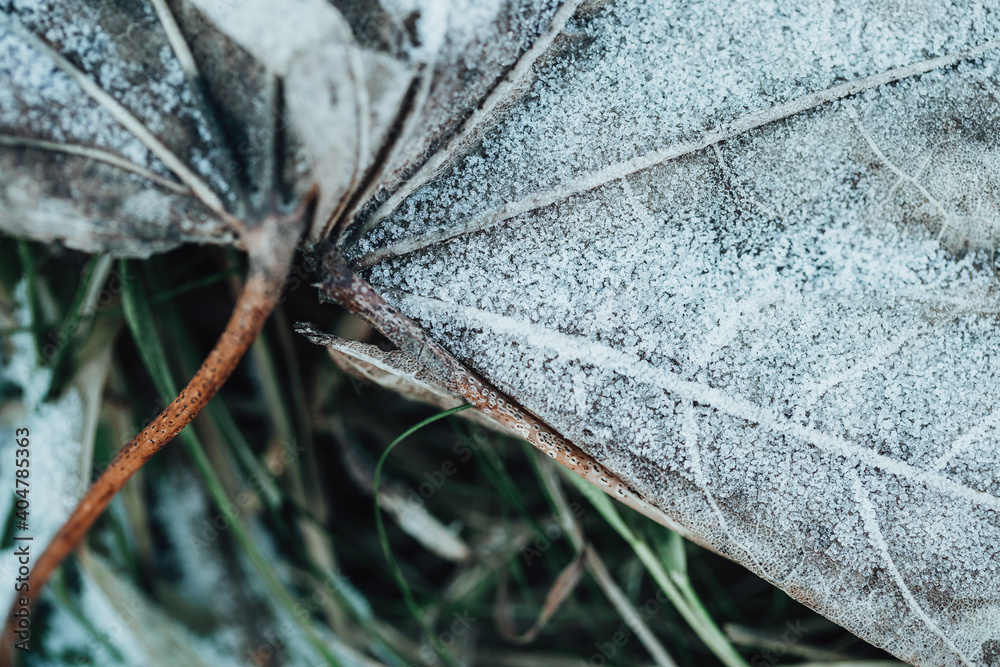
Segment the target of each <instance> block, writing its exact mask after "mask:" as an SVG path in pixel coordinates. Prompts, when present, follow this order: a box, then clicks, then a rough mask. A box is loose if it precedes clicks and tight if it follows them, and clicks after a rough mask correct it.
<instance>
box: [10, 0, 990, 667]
mask: <svg viewBox="0 0 1000 667" xmlns="http://www.w3.org/2000/svg"><path fill="white" fill-rule="evenodd" d="M0 8H2V9H3V12H2V13H0V230H3V231H6V232H10V233H13V234H15V235H18V236H26V237H30V238H34V239H39V240H58V241H61V242H63V243H65V244H66V245H69V246H71V247H74V248H79V249H83V250H88V251H96V250H101V251H106V252H112V253H115V254H119V255H133V256H146V255H149V254H151V253H154V252H159V251H162V250H166V249H169V248H171V247H174V246H176V245H177V244H179V243H182V242H198V243H224V244H235V245H237V246H239V247H244V248H248V249H251V246H253V245H254V242H253V239H254V238H257V239H258V245H261V244H264V245H266V243H264V242H262V241H260V239H261V238H264V237H261V236H259V235H258V236H256V237H254V232H255V229H256V226H257V225H258V223H259V222H260V220H261V219H263V218H265V217H267V214H268V212H269V211H271V210H272V209H273V208H274V204H275V202H279V203H292V202H295V201H297V200H299V199H301V198H303V197H305V196H306V193H307V192H309V189H310V187H312V186H317V187H318V190H319V198H318V202H317V206H316V207H315V212H314V214H313V215H312V219H311V220H310V221H309V222H310V225H311V230H312V235H311V238H310V241H311V242H319V243H320V247H323V242H326V241H328V240H330V241H332V243H333V249H332V253H333V254H334V255H337V254H338V253H339V252H343V253H344V254H346V256H347V258H348V260H349V263H350V264H351V266H352V267H353V268H355V269H364V272H363V275H364V277H365V278H367V279H368V280H369V281H370V283H371V284H372V285H374V287H375V288H376V289H377V290H378V292H380V293H381V295H383V296H384V297H385V298H387V299H388V300H389V301H391V302H392V303H394V304H395V305H397V306H398V307H399V308H400V309H401V310H402V311H403V312H404V313H405V314H407V315H409V316H411V317H413V318H415V319H416V320H417V321H418V322H419V323H420V324H422V325H423V326H424V327H425V329H426V331H427V332H429V333H430V334H431V336H433V338H434V339H435V340H436V341H438V342H439V343H441V344H443V345H444V346H445V347H446V348H447V349H448V350H450V352H452V353H454V354H455V355H456V356H457V357H458V361H455V362H454V363H451V361H448V363H443V362H441V359H442V358H443V357H442V356H441V355H440V354H438V352H434V351H433V350H431V353H430V354H429V355H424V354H422V353H423V352H425V351H426V350H428V349H431V348H432V345H431V344H430V343H429V342H428V340H429V339H426V338H423V336H424V333H423V332H419V331H417V332H414V331H413V330H412V329H407V327H406V326H404V325H400V324H399V322H398V321H397V320H393V321H390V320H389V319H386V318H388V317H389V316H388V315H386V313H388V312H389V311H388V310H387V309H386V307H383V305H381V304H380V303H379V302H378V300H377V299H376V298H375V297H374V296H372V295H370V294H367V295H366V294H364V293H361V292H358V291H355V292H354V294H355V296H358V295H360V297H361V298H359V299H356V300H355V302H354V305H355V306H357V305H359V304H360V308H359V310H360V311H361V312H362V314H365V315H367V316H369V317H370V319H372V320H373V321H375V322H376V323H381V324H383V325H386V324H387V323H388V324H389V325H390V326H387V327H386V328H387V329H389V330H386V331H384V333H386V334H387V335H390V337H394V338H395V339H396V340H397V342H400V341H401V340H402V341H403V342H404V343H405V342H406V339H407V338H409V339H410V340H411V342H413V344H412V345H410V346H409V348H406V346H405V345H401V347H404V350H405V351H408V352H415V353H416V356H413V357H411V358H408V360H407V361H406V363H405V364H404V366H405V368H406V369H407V377H406V378H405V380H406V382H405V383H403V384H402V385H401V386H406V387H408V388H409V389H410V390H412V389H413V386H415V383H414V382H413V380H417V381H419V383H421V384H424V385H426V387H427V388H428V389H427V391H428V395H434V396H435V397H436V400H444V401H454V400H466V399H467V398H468V396H466V395H461V396H459V395H457V394H455V393H454V392H453V391H452V389H453V387H451V386H442V387H438V388H434V387H433V386H432V384H433V380H434V379H435V378H436V379H437V380H438V381H440V382H441V383H442V384H443V385H449V381H451V380H454V378H455V377H472V376H470V375H468V374H467V370H468V368H471V369H475V371H477V372H478V373H479V375H480V376H482V377H483V378H485V379H486V380H488V381H490V382H492V383H493V384H494V385H496V386H498V387H499V388H500V389H502V390H503V391H504V392H506V394H507V395H508V397H512V398H513V399H515V400H516V401H517V402H518V403H520V404H521V405H520V406H516V407H511V406H510V403H506V404H504V403H502V401H501V403H500V404H503V405H506V406H508V407H506V408H504V409H505V410H507V413H508V415H507V416H509V417H510V418H511V419H512V420H514V421H515V422H516V421H517V420H518V419H520V420H521V427H523V428H524V429H525V432H528V431H529V430H530V428H534V427H535V426H533V425H532V424H533V422H532V418H531V417H530V416H526V415H525V414H524V413H522V412H520V408H521V406H523V407H524V408H526V409H527V410H528V411H529V412H530V413H533V414H534V415H535V416H537V417H539V418H540V419H541V420H542V421H543V422H545V423H547V424H548V425H550V426H551V427H554V429H555V430H556V431H557V432H558V433H560V434H562V435H563V436H565V437H566V438H568V439H569V440H571V441H572V442H573V443H575V444H576V445H578V446H579V447H581V448H583V449H584V450H586V452H588V453H589V454H590V455H592V456H593V457H594V459H596V461H597V462H598V463H600V464H603V465H604V466H606V467H607V468H608V469H610V470H611V471H612V472H613V473H615V474H616V475H617V476H618V477H619V478H620V480H621V481H623V482H624V484H622V485H618V486H615V487H614V488H616V489H617V491H618V494H619V495H622V496H625V495H629V494H632V495H633V496H634V495H635V494H639V496H641V498H640V500H641V501H642V502H645V503H651V504H652V505H654V506H656V507H657V508H658V511H662V512H663V513H664V515H665V517H666V518H665V519H664V521H665V522H667V523H670V524H671V525H673V526H675V527H676V528H678V529H679V530H681V531H683V532H684V534H686V535H689V536H690V537H692V538H694V539H697V540H699V541H700V542H703V543H706V544H708V545H710V546H711V547H713V548H715V549H716V550H718V551H720V552H721V553H724V554H726V555H728V556H730V557H732V558H734V559H736V560H738V561H740V562H742V563H744V564H745V565H746V566H747V567H748V568H750V569H751V570H753V571H755V572H757V573H758V574H760V575H761V576H763V577H764V578H766V579H768V580H769V581H772V582H774V583H776V584H777V585H779V586H781V587H782V588H784V589H785V590H786V591H788V592H790V593H791V594H792V595H794V596H795V597H797V598H798V599H800V600H803V601H804V602H806V603H807V604H810V605H811V606H813V607H815V608H816V609H818V610H820V611H821V612H823V613H825V614H827V615H828V616H829V617H831V618H832V619H834V620H836V621H838V622H840V623H841V624H843V625H845V626H846V627H848V628H849V629H851V630H852V631H854V632H856V633H858V634H859V635H861V636H862V637H865V638H866V639H868V640H869V641H872V642H873V643H875V644H878V645H880V646H884V647H886V648H888V649H889V650H890V651H892V652H893V653H895V654H896V655H898V656H900V657H901V658H904V659H906V660H909V661H911V662H914V663H916V664H926V665H951V664H954V665H961V664H966V665H993V666H995V665H997V664H1000V594H998V592H997V591H998V590H1000V586H998V585H997V584H998V583H1000V515H998V509H1000V486H998V481H997V479H998V477H997V473H998V472H1000V453H998V451H997V448H996V442H997V440H998V438H997V427H998V424H1000V416H998V414H997V413H995V410H996V406H995V404H996V403H997V401H996V399H997V397H998V393H1000V392H998V391H997V390H996V388H995V378H996V368H995V365H996V362H993V361H992V357H993V356H994V354H993V350H992V348H993V347H994V345H993V344H994V341H995V339H996V335H995V334H994V328H995V322H996V319H997V312H998V311H997V307H996V303H997V296H998V287H1000V285H998V283H997V272H996V271H995V270H994V261H993V260H994V247H995V244H996V241H997V239H998V236H1000V227H998V225H997V222H998V221H1000V211H998V206H1000V204H998V194H1000V193H998V183H997V178H998V169H997V167H998V162H997V160H998V154H997V132H998V130H997V129H996V123H997V120H1000V118H998V116H1000V106H998V100H997V92H998V87H997V84H998V76H997V66H998V53H1000V52H998V50H997V49H996V46H997V45H996V43H995V42H994V41H993V40H996V39H997V36H998V27H1000V7H998V6H997V5H996V4H995V3H992V4H984V3H961V2H959V3H951V4H943V3H933V2H930V1H926V0H923V1H914V2H874V1H873V2H870V3H865V2H843V3H832V2H828V3H822V4H816V3H767V2H754V3H744V2H732V3H728V2H724V1H717V2H693V3H673V2H668V1H666V0H662V1H659V0H617V1H610V2H600V1H594V2H586V3H581V2H578V1H577V2H562V3H560V2H529V1H528V0H508V1H501V0H494V1H491V2H471V1H467V0H453V1H452V2H438V1H435V0H381V1H375V0H370V1H364V0H335V1H334V2H326V1H325V0H281V1H279V2H273V1H272V2H268V1H266V0H246V1H245V2H239V3H233V2H223V1H219V0H149V2H135V3H119V2H111V1H107V2H98V1H94V2H88V3H63V4H61V5H53V4H52V3H42V2H39V1H38V0H18V1H14V0H6V1H5V2H0ZM345 232H346V233H345ZM328 237H330V238H328ZM271 238H274V237H273V236H272V237H271ZM334 264H335V263H334ZM334 264H331V266H333V265H334ZM324 266H326V265H324ZM338 279H339V277H338V276H333V277H332V278H331V281H332V282H333V283H336V282H337V280H338ZM344 284H345V285H350V286H351V289H354V288H355V287H357V286H358V283H356V282H350V281H348V282H346V283H344ZM366 307H367V308H368V310H367V311H366V310H365V308H366ZM380 318H382V319H380ZM397 325H398V326H397ZM394 327H395V328H394ZM417 334H419V335H417ZM338 345H340V347H342V348H343V349H342V350H341V351H342V352H344V354H348V356H350V355H351V354H353V355H361V356H362V357H364V358H363V359H361V361H360V363H359V362H358V361H354V362H351V363H353V364H354V365H356V366H362V365H364V364H368V366H371V367H373V368H376V369H377V370H379V371H387V370H391V368H392V365H391V364H389V365H386V364H384V363H382V362H383V361H385V360H384V359H382V358H381V357H379V356H378V355H374V356H373V355H372V354H368V353H364V354H362V352H360V351H359V350H358V349H355V348H351V347H349V346H346V345H345V344H338ZM435 354H438V356H437V357H435V356H434V355H435ZM410 360H412V361H413V363H414V364H417V363H421V364H425V365H426V371H427V372H426V373H423V372H420V371H418V370H414V368H413V367H412V365H411V364H410ZM461 364H465V365H466V366H467V367H468V368H465V367H463V366H461ZM368 366H364V367H366V368H367V367H368ZM382 366H385V368H383V367H382ZM463 373H465V375H462V374H463ZM449 374H450V375H449ZM477 381H478V380H477ZM449 392H451V393H449ZM483 392H484V395H486V394H489V392H488V390H487V389H485V388H483ZM495 398H496V397H495V396H494V395H492V394H490V395H489V399H488V400H489V402H490V404H491V405H497V402H496V400H495ZM484 400H486V399H484ZM511 415H513V416H511ZM547 437H548V436H547ZM536 440H537V439H536ZM547 442H550V443H559V444H558V445H550V446H549V449H550V450H551V451H549V453H550V454H552V455H553V456H555V455H556V451H555V450H556V449H558V450H559V451H560V452H563V453H565V452H566V451H568V450H567V449H566V444H564V443H563V441H561V440H558V439H557V438H555V437H554V436H553V437H551V438H549V440H547ZM574 451H575V450H574ZM570 460H571V461H573V462H576V461H577V460H578V458H576V454H572V455H571V459H570ZM587 465H590V464H589V463H588V464H587ZM588 469H589V470H591V472H593V470H595V468H593V467H591V468H588ZM601 470H603V468H601ZM597 480H598V481H600V482H604V483H607V482H609V480H607V479H606V478H605V477H604V476H603V473H597ZM615 483H616V484H617V482H615Z"/></svg>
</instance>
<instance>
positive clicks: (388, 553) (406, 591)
mask: <svg viewBox="0 0 1000 667" xmlns="http://www.w3.org/2000/svg"><path fill="white" fill-rule="evenodd" d="M471 407H472V406H471V405H468V404H467V405H460V406H458V407H457V408H451V409H450V410H445V411H444V412H439V413H438V414H436V415H433V416H431V417H428V418H427V419H425V420H423V421H422V422H420V423H419V424H417V425H415V426H411V427H410V428H408V429H407V430H406V431H404V432H403V434H402V435H400V436H399V437H398V438H396V439H395V440H393V441H392V442H391V443H389V446H388V447H386V448H385V451H384V452H382V456H380V457H379V459H378V464H376V466H375V483H374V485H373V487H374V488H373V495H374V497H375V525H376V528H377V529H378V539H379V542H380V543H381V545H382V552H383V553H384V554H385V558H386V560H387V561H388V562H389V569H390V570H391V571H392V576H393V578H394V579H395V580H396V585H397V586H399V590H400V592H401V593H402V594H403V600H404V601H405V602H406V606H407V608H409V610H410V613H411V614H412V615H413V618H414V620H415V621H416V622H417V623H418V624H419V625H420V628H421V629H422V630H423V632H424V634H425V635H427V638H428V639H429V640H430V641H431V643H432V644H433V645H434V650H435V651H437V653H438V655H439V656H440V657H441V659H442V660H444V662H446V663H447V664H448V665H449V666H450V667H458V662H457V661H456V660H455V658H454V657H453V656H452V655H451V653H449V652H448V650H447V649H446V648H445V647H444V646H443V645H442V644H441V642H440V641H439V640H438V638H437V636H436V635H435V634H434V630H433V629H432V628H431V627H430V626H429V625H428V624H427V620H426V619H425V618H424V612H423V610H422V609H421V608H420V605H418V604H417V601H416V599H414V597H413V591H412V590H411V589H410V585H409V584H408V583H406V578H405V577H403V572H402V570H400V568H399V563H398V562H397V561H396V556H395V555H394V554H393V553H392V547H391V546H390V545H389V536H388V534H387V533H386V530H385V521H384V520H383V519H382V506H381V501H380V497H379V482H380V481H381V479H382V468H383V467H385V462H386V460H387V459H388V458H389V454H391V453H392V450H393V449H395V448H396V446H397V445H399V443H401V442H403V440H405V439H406V438H407V436H410V435H412V434H413V433H416V432H417V431H419V430H420V429H422V428H423V427H425V426H427V425H428V424H432V423H434V422H436V421H438V420H439V419H444V418H445V417H448V416H450V415H453V414H455V413H456V412H461V411H462V410H468V409H469V408H471Z"/></svg>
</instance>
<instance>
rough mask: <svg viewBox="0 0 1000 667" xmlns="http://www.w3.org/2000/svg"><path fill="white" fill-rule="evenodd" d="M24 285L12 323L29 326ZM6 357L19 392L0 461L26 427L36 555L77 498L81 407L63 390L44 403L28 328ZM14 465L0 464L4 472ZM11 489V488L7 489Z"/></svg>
mask: <svg viewBox="0 0 1000 667" xmlns="http://www.w3.org/2000/svg"><path fill="white" fill-rule="evenodd" d="M26 297H27V284H26V283H24V282H21V283H20V284H19V285H18V287H17V289H16V290H15V292H14V299H15V301H16V303H17V304H18V311H17V313H16V316H17V324H18V326H22V327H24V326H28V325H29V324H30V321H31V318H30V314H29V311H28V307H27V305H26V304H27V299H26ZM5 346H6V347H7V349H9V350H10V355H9V357H7V358H5V359H0V362H2V364H0V377H2V378H3V382H4V384H8V385H11V386H13V387H16V388H19V389H20V390H21V392H22V395H21V398H20V401H19V405H18V406H17V407H16V408H15V409H13V410H11V411H10V414H11V417H14V416H15V415H16V419H17V422H16V423H7V418H6V417H5V418H4V419H2V420H0V457H2V458H0V460H2V461H5V462H10V461H13V460H14V458H15V457H14V453H15V452H14V450H15V448H16V443H15V429H16V428H28V429H29V431H30V434H29V438H30V446H29V450H30V460H31V467H30V477H29V479H28V482H29V484H30V487H29V489H30V490H29V500H30V502H31V507H30V514H29V518H28V527H29V530H28V531H27V532H22V533H20V534H23V535H31V536H32V537H33V538H34V539H33V540H32V544H33V545H36V548H35V549H36V550H34V551H33V553H35V554H36V557H37V555H38V554H40V551H38V550H37V549H41V548H42V547H43V546H44V545H45V544H48V542H49V540H51V539H52V536H53V535H55V533H56V531H58V530H59V528H60V527H61V526H62V524H63V522H64V521H65V520H66V518H67V517H68V516H69V514H70V512H71V511H72V510H73V508H74V507H75V506H76V503H77V500H78V499H79V495H78V490H79V482H80V471H79V461H80V453H81V449H82V438H83V435H82V433H81V432H82V430H83V426H84V405H83V401H82V399H81V398H80V395H79V394H78V393H77V392H76V391H75V390H74V389H72V388H71V389H68V390H67V391H66V392H65V393H64V394H63V395H62V396H61V397H60V398H59V399H58V400H56V401H53V402H49V403H46V402H44V400H43V399H44V398H45V394H46V392H48V389H49V382H50V380H51V372H50V371H49V370H48V369H46V368H43V367H41V366H40V365H39V364H38V360H37V359H36V357H35V349H34V344H33V342H32V338H31V334H30V333H29V332H19V333H14V334H11V335H10V336H8V337H6V338H5ZM11 470H13V466H12V465H10V466H8V464H7V463H5V464H4V471H11ZM11 491H13V489H11ZM13 509H14V496H13V495H12V493H3V494H0V521H6V520H7V517H8V516H10V515H11V513H12V512H13ZM14 551H15V550H14V548H13V547H11V548H8V549H3V550H0V576H2V577H3V579H4V580H5V581H14V579H15V578H16V576H17V574H16V573H17V568H18V564H17V561H16V559H15V558H14V555H13V554H14ZM13 597H14V590H13V587H5V589H4V591H3V594H2V597H0V605H4V608H10V604H11V601H12V600H13Z"/></svg>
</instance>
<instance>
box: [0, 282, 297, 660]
mask: <svg viewBox="0 0 1000 667" xmlns="http://www.w3.org/2000/svg"><path fill="white" fill-rule="evenodd" d="M273 280H274V279H273V276H267V275H266V274H265V273H263V272H255V273H253V274H251V275H250V277H249V278H248V280H247V283H246V286H245V287H244V288H243V292H242V293H241V294H240V297H239V299H238V301H237V302H236V308H235V309H234V311H233V314H232V316H231V317H230V319H229V323H228V324H227V325H226V329H225V331H224V332H223V333H222V335H221V336H220V337H219V340H218V342H217V343H216V344H215V347H214V348H213V349H212V351H211V353H209V355H208V358H206V359H205V361H204V363H202V365H201V368H199V369H198V372H197V373H195V375H194V377H193V378H191V381H190V382H189V383H188V385H187V386H186V387H185V388H184V389H183V390H182V391H181V392H180V394H178V396H177V398H175V399H174V400H173V401H172V402H171V403H170V405H168V406H167V407H166V409H165V410H164V411H163V412H162V413H160V415H159V416H158V417H157V418H156V419H154V420H153V422H152V423H150V424H149V426H147V427H146V428H145V429H143V431H142V432H141V433H139V435H137V436H135V437H134V438H132V440H130V441H129V442H128V444H126V445H125V446H124V447H123V448H122V449H121V450H120V451H119V452H118V454H117V455H116V456H115V458H114V460H112V461H111V464H110V465H109V466H108V467H107V469H106V470H105V471H104V472H103V473H102V474H101V476H100V477H99V478H98V479H97V481H96V482H94V484H93V485H92V486H91V487H90V489H88V490H87V493H86V495H85V496H84V497H83V498H82V499H81V500H80V502H79V504H78V505H77V506H76V509H74V510H73V513H72V514H71V515H70V517H69V518H68V519H67V520H66V523H64V524H63V526H62V528H60V529H59V532H58V533H56V536H55V537H54V538H53V539H52V541H51V542H49V545H48V546H47V547H46V549H45V551H44V552H42V555H41V557H39V559H38V561H37V562H36V563H35V566H34V567H33V568H32V570H31V575H30V579H29V585H30V587H31V588H30V590H29V591H27V592H25V593H21V594H19V595H18V597H27V598H28V600H29V601H33V600H35V599H37V598H38V595H39V593H40V592H41V590H42V588H43V587H44V586H45V583H46V582H47V581H48V579H49V577H50V576H52V573H53V572H54V571H55V570H56V568H57V567H59V565H60V563H62V561H63V560H64V559H65V558H66V556H68V555H69V554H70V552H71V551H73V550H74V549H75V548H76V547H77V546H78V545H79V544H80V542H82V541H83V538H84V536H85V535H86V534H87V531H89V530H90V527H91V526H92V525H93V524H94V522H95V521H97V518H98V517H99V516H100V515H101V513H102V512H103V511H104V509H105V508H106V507H107V506H108V504H109V503H110V502H111V499H112V498H114V496H115V494H116V493H118V491H119V490H121V488H122V487H123V486H124V485H125V482H127V481H128V480H129V478H131V477H132V475H134V474H135V473H136V472H137V471H138V470H139V469H140V468H141V467H142V466H143V465H144V464H145V463H146V461H148V460H149V459H150V457H152V456H153V454H155V453H156V452H158V451H159V450H160V449H162V448H163V447H164V445H166V444H167V443H168V442H170V441H171V440H172V439H173V438H174V436H176V435H177V434H178V433H179V432H180V431H181V429H183V428H184V427H185V426H187V425H188V424H189V423H190V422H191V420H193V419H194V418H195V417H196V416H197V415H198V413H199V412H201V409H202V408H203V407H205V404H206V403H208V401H209V400H210V399H211V398H212V396H214V395H215V393H216V392H217V391H218V390H219V388H220V387H221V386H222V385H223V384H224V383H225V382H226V379H227V378H228V377H229V375H230V374H231V373H232V372H233V369H235V368H236V365H237V364H238V363H239V361H240V358H241V357H242V356H243V354H244V353H245V352H246V351H247V349H249V347H250V345H251V344H253V342H254V340H256V338H257V334H258V333H260V330H261V327H263V325H264V322H265V320H266V319H267V317H268V315H269V314H270V313H271V310H272V309H273V308H274V305H275V302H276V301H277V296H278V294H279V290H277V289H275V287H274V285H273ZM279 285H280V283H279ZM29 604H30V603H29ZM13 620H14V619H13V617H12V616H10V615H8V618H7V624H6V627H5V629H4V642H3V650H2V651H0V661H2V662H3V663H4V664H10V663H11V662H12V651H13V648H14V638H15V627H14V622H13Z"/></svg>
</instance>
